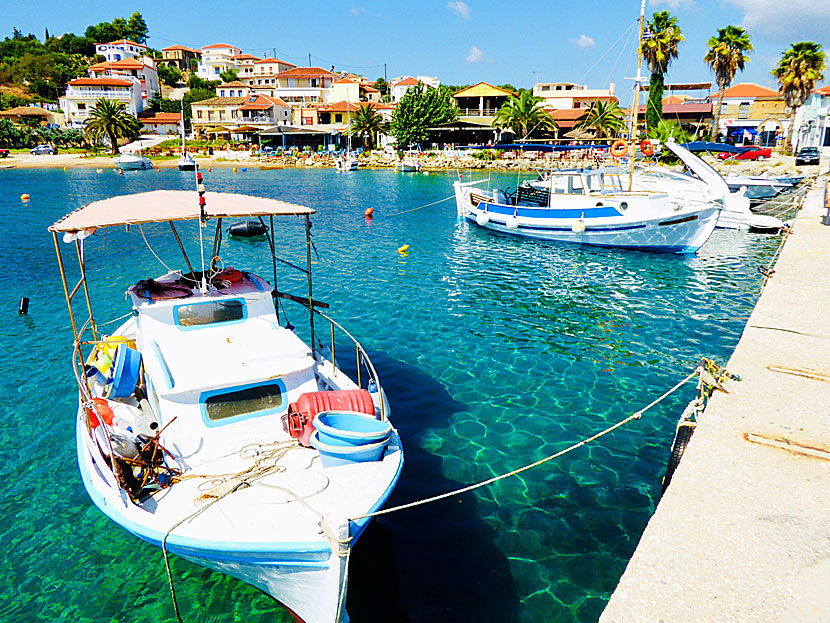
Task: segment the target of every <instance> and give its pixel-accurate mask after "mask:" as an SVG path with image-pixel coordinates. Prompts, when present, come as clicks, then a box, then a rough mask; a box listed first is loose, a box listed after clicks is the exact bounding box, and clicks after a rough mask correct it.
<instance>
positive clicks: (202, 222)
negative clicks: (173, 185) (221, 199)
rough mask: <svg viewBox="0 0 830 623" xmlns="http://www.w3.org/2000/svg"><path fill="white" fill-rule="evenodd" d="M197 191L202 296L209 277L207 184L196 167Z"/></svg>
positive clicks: (200, 289)
mask: <svg viewBox="0 0 830 623" xmlns="http://www.w3.org/2000/svg"><path fill="white" fill-rule="evenodd" d="M196 192H198V193H199V252H200V253H201V255H202V279H201V281H202V283H201V284H200V286H199V291H200V292H201V293H202V296H204V295H205V294H207V278H206V277H205V240H204V236H203V231H204V229H205V226H206V225H207V213H206V212H205V185H204V184H203V183H202V172H201V171H199V168H198V167H197V168H196Z"/></svg>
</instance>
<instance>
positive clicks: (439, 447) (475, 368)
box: [0, 169, 778, 623]
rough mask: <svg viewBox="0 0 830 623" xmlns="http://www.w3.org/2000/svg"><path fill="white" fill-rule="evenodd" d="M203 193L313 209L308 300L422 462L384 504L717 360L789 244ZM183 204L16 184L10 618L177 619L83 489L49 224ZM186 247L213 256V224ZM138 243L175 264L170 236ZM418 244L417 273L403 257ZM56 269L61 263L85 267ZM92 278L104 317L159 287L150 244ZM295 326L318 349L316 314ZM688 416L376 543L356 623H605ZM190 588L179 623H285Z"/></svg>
mask: <svg viewBox="0 0 830 623" xmlns="http://www.w3.org/2000/svg"><path fill="white" fill-rule="evenodd" d="M205 177H206V183H207V186H208V189H209V190H217V191H219V190H221V191H233V192H247V193H250V194H257V195H262V196H275V197H278V198H281V199H285V200H287V201H292V202H295V203H301V204H305V205H310V206H313V207H316V208H318V209H319V212H318V214H317V215H315V217H314V219H313V222H314V227H313V232H314V242H315V246H316V249H317V251H318V253H319V259H317V258H315V264H314V272H315V298H317V299H321V300H323V301H326V302H329V303H330V304H331V306H332V307H331V310H330V311H331V313H332V314H333V316H334V317H335V319H337V320H339V321H341V323H342V324H344V326H346V327H347V328H348V329H350V330H351V331H352V333H353V334H355V336H356V337H358V339H360V340H361V342H362V343H363V344H364V345H365V347H366V348H367V350H368V351H369V353H370V354H371V355H372V359H373V361H374V363H375V365H376V367H377V368H378V370H379V373H380V376H381V379H382V381H383V384H384V387H385V388H386V391H387V393H388V395H389V399H390V402H391V404H392V409H393V420H394V423H395V424H396V426H397V427H398V428H399V429H400V431H401V434H402V438H403V441H404V445H405V450H406V466H405V468H404V472H403V474H402V477H401V480H400V483H399V486H398V488H397V489H396V491H395V493H394V495H393V496H392V499H391V501H390V503H391V504H399V503H404V502H408V501H411V500H415V499H420V498H423V497H427V496H430V495H434V494H438V493H442V492H444V491H449V490H451V489H455V488H457V487H460V486H463V485H468V484H471V483H473V482H476V481H479V480H483V479H486V478H489V477H491V476H493V475H495V474H500V473H503V472H506V471H510V470H512V469H515V468H517V467H519V466H521V465H524V464H526V463H529V462H531V461H533V460H536V459H539V458H542V457H544V456H547V455H549V454H552V453H554V452H556V451H558V450H560V449H562V448H564V447H566V446H568V445H570V444H571V443H573V442H574V441H577V440H579V439H581V438H583V437H585V436H588V435H591V434H593V433H595V432H597V431H599V430H602V429H603V428H605V427H607V426H608V425H609V424H610V423H613V422H616V421H617V420H619V419H622V418H623V417H625V416H626V415H628V414H630V413H631V412H633V411H635V410H637V409H638V408H640V407H641V406H644V405H645V404H647V403H648V402H650V401H651V400H652V399H653V398H655V397H656V396H658V395H659V394H660V393H662V392H663V391H664V390H665V389H667V388H668V387H670V386H671V385H673V384H674V383H675V382H677V381H678V380H679V379H680V378H682V376H684V375H685V374H687V373H688V372H689V371H691V369H692V367H693V366H694V364H695V362H696V360H697V359H699V358H700V357H701V356H704V355H705V356H711V357H714V358H716V359H718V360H720V361H725V360H726V359H727V358H728V356H729V354H730V352H731V351H732V349H733V348H734V346H735V344H736V343H737V340H738V337H739V335H740V332H741V330H742V328H743V325H744V323H745V321H746V318H747V316H748V314H749V312H750V311H751V308H752V305H753V304H754V301H755V300H756V298H757V294H758V286H759V277H760V275H759V274H758V273H757V270H756V267H757V266H758V265H760V264H765V263H766V262H767V261H768V260H769V259H770V258H771V257H772V254H773V253H774V250H775V247H776V245H777V243H778V239H777V238H776V237H765V236H758V235H748V234H741V233H738V232H728V231H721V230H718V231H716V232H715V234H714V235H713V237H712V238H711V239H710V241H709V242H708V243H707V244H706V245H705V246H704V247H703V248H702V250H701V251H700V252H699V253H698V255H696V256H691V257H680V256H668V255H659V254H647V253H639V252H624V251H614V250H605V249H587V248H578V247H571V246H565V245H556V244H553V243H543V242H534V241H526V240H518V239H513V238H509V237H502V236H497V235H492V234H488V233H485V232H483V231H481V230H478V229H475V228H473V227H472V226H470V225H467V224H464V223H458V222H457V221H456V216H455V204H454V201H445V202H443V203H440V204H438V205H435V206H432V207H428V208H425V209H423V210H417V211H414V212H410V213H407V214H398V215H395V213H398V212H401V211H403V210H407V209H411V208H415V207H418V206H420V205H424V204H427V203H430V202H434V201H438V200H441V199H444V198H446V197H448V196H450V195H451V194H452V188H451V182H452V180H453V179H454V174H446V175H442V174H438V175H436V174H432V175H429V176H424V175H409V176H404V175H396V174H395V173H393V172H389V171H361V172H358V173H354V174H346V175H344V174H337V173H336V172H334V171H328V170H325V171H321V170H316V171H306V170H289V169H286V170H280V171H258V170H256V171H254V170H249V171H246V172H242V171H240V172H239V173H238V174H236V175H234V174H233V173H232V172H231V171H230V170H215V171H213V172H212V173H209V174H206V175H205ZM516 181H517V177H516V174H511V175H502V176H498V177H497V179H495V181H494V183H495V184H497V185H498V186H501V187H504V186H507V185H509V186H512V187H515V185H516ZM191 187H192V176H191V175H188V174H181V173H179V172H177V171H166V172H163V173H155V172H140V173H131V174H126V175H124V176H117V175H114V174H113V173H112V172H110V171H107V172H105V173H101V174H97V173H95V171H94V170H87V171H69V172H63V171H14V170H5V171H0V190H2V195H0V196H2V199H0V201H1V202H2V206H3V212H4V216H5V223H6V227H5V230H6V231H5V234H4V236H3V238H2V241H0V260H2V265H4V266H6V270H7V274H8V277H9V278H8V279H7V281H6V285H5V288H4V289H3V294H2V302H3V304H2V306H0V309H2V313H3V314H4V321H3V323H2V336H3V337H2V349H0V369H2V371H3V373H2V376H0V400H2V405H3V408H2V410H0V549H1V551H2V552H3V558H4V560H3V564H2V565H0V585H2V586H5V587H6V590H5V591H3V593H2V595H0V620H2V621H7V622H24V621H25V622H30V621H50V622H51V621H72V622H78V621H96V622H97V621H107V622H109V621H119V622H128V621H136V622H138V621H142V622H144V621H172V620H175V618H174V615H173V610H172V606H171V602H170V597H169V592H168V585H167V577H166V573H165V570H164V563H163V558H162V556H161V552H160V551H159V550H157V549H155V548H152V547H151V546H148V545H146V544H144V543H143V542H141V541H139V540H137V539H136V538H134V537H132V536H131V535H129V534H127V533H126V532H124V531H122V530H121V529H119V528H117V527H116V526H115V525H114V524H112V523H111V522H109V520H107V519H106V518H105V517H104V516H103V515H102V514H101V513H100V512H98V511H97V510H96V509H95V508H93V506H92V504H91V502H90V501H89V499H88V497H87V495H86V493H85V491H84V489H83V486H82V484H81V482H80V479H79V476H78V473H77V464H76V458H75V445H74V416H75V406H76V400H77V398H76V395H75V393H74V391H73V385H74V381H73V377H72V373H71V370H70V365H69V364H70V348H71V332H70V330H69V323H68V318H67V315H66V310H65V304H64V300H63V293H62V290H61V285H60V279H59V274H58V269H57V263H56V262H55V255H54V248H53V244H52V239H51V236H50V235H49V234H48V233H47V232H46V227H47V226H48V225H50V224H51V223H52V222H54V221H55V220H57V219H58V218H59V217H60V216H62V215H63V214H65V213H67V212H69V211H71V210H73V209H75V208H77V207H80V206H81V205H83V204H85V203H87V202H89V201H91V200H95V199H100V198H105V197H108V196H111V195H115V194H121V193H127V192H139V191H143V190H152V189H155V188H191ZM24 192H25V193H28V194H30V195H31V200H30V201H29V202H28V203H22V202H20V200H19V199H18V198H19V196H20V195H21V194H22V193H24ZM367 207H373V208H374V209H375V218H374V219H373V220H372V221H367V220H366V219H364V218H363V212H364V210H365V209H366V208H367ZM282 223H284V224H285V225H286V227H287V228H286V229H285V230H284V231H283V230H280V231H279V233H278V234H277V236H276V239H277V246H278V249H279V254H280V256H281V257H284V258H285V259H288V260H292V261H300V260H303V261H304V247H303V246H302V242H303V237H304V235H303V233H302V227H301V221H300V220H297V221H296V222H295V221H292V220H288V221H282ZM182 231H183V235H184V238H185V239H186V243H187V245H188V247H189V249H190V250H191V251H192V252H193V253H192V254H191V255H192V256H195V255H194V254H195V253H196V246H195V244H196V240H197V235H198V233H197V229H196V228H195V227H193V226H192V225H191V226H187V225H185V226H182ZM145 232H146V234H147V237H148V239H149V240H150V241H151V243H152V244H153V249H154V251H155V252H156V253H157V254H158V255H159V257H160V258H161V259H162V260H163V261H164V262H165V263H167V264H168V265H170V266H171V267H175V268H180V267H181V266H180V259H179V258H180V255H179V254H178V251H177V248H176V247H175V243H174V242H173V241H172V239H171V238H170V236H169V235H168V234H169V229H167V228H166V227H164V226H161V225H151V226H147V227H145ZM161 234H164V235H161ZM404 244H408V245H410V251H409V253H408V255H401V254H399V253H398V252H397V249H398V248H399V247H400V246H402V245H404ZM264 246H265V245H264V243H259V244H257V243H251V242H235V241H227V240H226V241H225V243H224V247H223V253H222V255H223V257H224V258H225V260H226V263H227V264H232V265H234V266H237V267H243V268H250V269H253V270H255V271H258V272H259V273H260V274H262V275H263V276H265V277H266V278H270V277H269V275H270V274H271V267H270V258H268V256H267V253H266V251H265V249H264ZM63 248H64V250H65V259H66V260H67V262H66V263H67V267H69V265H70V263H71V262H70V260H72V255H71V251H72V247H70V246H68V245H64V247H63ZM87 258H88V262H89V278H90V282H91V283H92V284H93V286H94V288H93V296H94V306H95V311H96V316H97V318H98V320H99V321H105V320H107V319H110V318H115V317H117V316H120V315H122V314H124V313H126V312H127V311H129V309H128V306H127V303H126V302H125V301H124V298H123V293H124V291H125V289H126V288H127V287H128V286H129V285H130V284H132V283H134V282H135V281H137V280H138V279H142V278H146V277H150V276H156V275H158V274H161V273H163V272H165V271H166V269H165V268H163V267H162V266H161V264H159V262H158V261H157V260H156V258H155V257H154V256H153V255H152V254H151V252H150V251H149V250H148V249H147V247H146V245H145V243H144V240H143V239H142V236H141V232H140V231H138V229H137V228H135V227H133V228H131V231H129V232H127V231H124V228H120V229H118V230H112V231H107V232H106V233H105V234H104V235H103V236H101V235H99V236H96V237H95V238H93V239H92V240H91V242H90V243H89V245H88V248H87ZM72 274H74V273H72ZM300 277H301V276H298V275H286V273H285V272H284V271H282V272H281V276H280V289H282V290H285V291H289V292H294V293H298V294H301V293H302V292H303V281H302V279H301V278H300ZM21 296H27V297H29V298H30V299H31V304H30V312H29V315H28V316H19V315H18V314H17V311H16V310H17V303H18V301H19V299H20V297H21ZM285 310H286V312H287V313H288V317H289V319H290V320H291V322H292V323H293V324H294V325H296V326H297V328H298V330H299V331H301V332H303V331H305V329H304V327H305V325H306V322H305V315H304V313H303V310H302V308H301V307H300V306H297V305H295V304H292V303H287V304H286V307H285ZM323 337H324V338H326V339H327V337H328V332H327V330H326V331H325V332H324V333H323ZM349 352H353V350H350V349H349V348H348V347H347V345H346V343H342V344H341V343H338V353H343V355H342V357H340V356H339V357H338V359H342V360H341V361H339V362H338V363H341V364H342V365H343V366H344V367H346V369H349V368H350V366H351V368H352V369H353V368H354V364H353V363H350V361H349V360H347V359H346V354H345V353H349ZM690 396H691V388H688V389H686V391H684V392H682V393H680V394H678V395H677V396H676V397H672V398H671V399H669V400H667V401H666V402H664V403H663V404H661V405H659V406H658V407H657V408H655V409H653V410H652V411H650V412H648V413H647V414H646V416H645V417H643V419H642V420H640V421H638V422H633V423H631V424H629V425H628V426H626V427H625V428H623V429H620V430H618V431H616V432H614V433H613V434H611V435H609V436H606V437H604V438H603V439H602V440H600V441H599V442H597V443H595V444H594V445H592V446H589V447H586V448H582V449H580V450H577V451H575V452H573V453H571V454H568V455H567V456H565V457H563V458H562V459H559V460H557V461H554V462H551V463H548V464H546V465H544V466H542V467H539V468H537V469H535V470H531V471H529V472H525V473H524V474H522V475H521V476H520V477H515V478H511V479H507V480H504V481H501V482H498V483H496V484H494V485H492V486H490V487H488V488H486V489H480V490H478V491H477V492H475V493H468V494H465V495H463V496H460V497H456V498H452V499H449V500H447V501H443V502H439V503H436V504H432V505H429V506H423V507H419V508H416V509H413V510H408V511H403V512H400V513H397V514H393V515H390V516H386V517H384V518H383V519H381V520H380V521H378V522H376V523H375V524H373V525H372V527H371V528H370V530H368V531H367V533H366V534H365V535H364V537H363V538H362V539H361V541H360V542H359V544H358V546H357V547H356V548H355V551H354V554H353V557H352V574H351V576H350V594H349V601H348V608H349V612H350V613H351V616H352V620H353V621H355V622H356V623H360V622H362V621H406V620H412V621H446V620H457V621H527V622H542V621H545V622H556V623H559V622H562V623H571V622H576V621H579V622H581V623H587V622H593V621H596V620H597V618H598V616H599V613H600V612H601V610H602V608H603V606H604V604H605V602H606V600H607V598H608V596H609V595H610V593H611V591H613V589H614V587H615V586H616V582H617V581H618V579H619V577H620V575H621V573H622V572H623V570H624V568H625V565H626V562H627V560H628V558H629V557H630V555H631V553H632V552H633V550H634V548H635V546H636V544H637V541H638V539H639V537H640V535H641V533H642V531H643V529H644V527H645V525H646V523H647V521H648V518H649V516H650V515H651V513H652V512H653V511H654V508H655V505H656V504H657V502H658V499H659V491H660V479H661V477H662V475H663V471H664V469H665V465H666V461H667V458H668V451H669V445H670V443H671V439H672V436H673V434H674V426H675V423H676V420H677V418H678V416H679V414H680V411H681V410H682V408H683V405H684V404H685V402H686V401H688V399H689V398H690ZM173 571H174V576H175V578H176V588H177V594H178V597H179V605H180V608H181V611H182V615H183V618H184V620H185V621H188V622H191V621H192V622H195V621H200V622H202V621H216V622H219V621H245V622H248V621H256V622H258V621H263V622H264V621H269V622H270V621H288V620H290V617H288V615H287V614H286V613H285V611H284V610H282V608H281V607H280V606H279V605H278V604H276V603H275V602H274V601H273V600H272V599H270V598H269V597H267V596H266V595H263V594H262V593H260V592H258V591H257V590H256V589H254V588H252V587H250V586H247V585H245V584H243V583H241V582H239V581H236V580H234V579H231V578H229V577H226V576H224V575H222V574H219V573H215V572H212V571H208V570H206V569H203V568H201V567H198V566H196V565H192V564H190V563H187V562H185V561H183V560H179V559H174V560H173Z"/></svg>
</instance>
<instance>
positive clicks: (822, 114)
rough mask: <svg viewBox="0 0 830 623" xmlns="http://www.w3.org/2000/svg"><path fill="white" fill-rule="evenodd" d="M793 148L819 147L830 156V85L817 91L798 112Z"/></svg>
mask: <svg viewBox="0 0 830 623" xmlns="http://www.w3.org/2000/svg"><path fill="white" fill-rule="evenodd" d="M795 127H796V128H797V130H796V132H795V133H794V134H793V148H794V149H798V148H801V147H818V148H819V151H820V152H821V153H822V154H824V155H830V85H828V86H825V87H821V88H820V89H815V90H814V91H813V92H812V93H811V94H810V97H809V98H807V101H806V102H804V105H803V106H801V107H800V108H799V109H798V111H797V112H796V117H795Z"/></svg>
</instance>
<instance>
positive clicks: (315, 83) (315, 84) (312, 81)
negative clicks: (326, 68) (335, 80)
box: [308, 78, 317, 87]
mask: <svg viewBox="0 0 830 623" xmlns="http://www.w3.org/2000/svg"><path fill="white" fill-rule="evenodd" d="M308 82H309V86H312V87H316V86H317V78H311V79H310V80H309V81H308Z"/></svg>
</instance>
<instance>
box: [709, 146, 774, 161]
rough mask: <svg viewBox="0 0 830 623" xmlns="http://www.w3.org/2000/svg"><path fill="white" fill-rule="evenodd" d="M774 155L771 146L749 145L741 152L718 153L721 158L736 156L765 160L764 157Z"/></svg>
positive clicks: (735, 157)
mask: <svg viewBox="0 0 830 623" xmlns="http://www.w3.org/2000/svg"><path fill="white" fill-rule="evenodd" d="M771 155H772V149H770V148H769V147H754V146H752V147H747V148H745V149H744V150H743V151H742V152H741V153H739V154H730V153H727V152H725V151H724V152H721V153H719V154H718V158H720V159H721V160H729V159H730V158H734V159H735V160H763V159H764V158H769V157H770V156H771Z"/></svg>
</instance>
